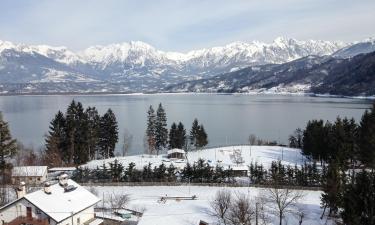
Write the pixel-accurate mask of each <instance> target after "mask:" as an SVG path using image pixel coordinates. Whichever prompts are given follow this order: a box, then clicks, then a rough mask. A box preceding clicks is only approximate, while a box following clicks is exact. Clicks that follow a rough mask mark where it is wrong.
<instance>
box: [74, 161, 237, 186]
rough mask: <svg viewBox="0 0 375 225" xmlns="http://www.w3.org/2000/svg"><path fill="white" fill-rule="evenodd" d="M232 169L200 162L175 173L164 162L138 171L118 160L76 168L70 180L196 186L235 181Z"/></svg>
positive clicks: (171, 167)
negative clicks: (177, 182)
mask: <svg viewBox="0 0 375 225" xmlns="http://www.w3.org/2000/svg"><path fill="white" fill-rule="evenodd" d="M233 178H234V174H233V171H232V170H224V169H223V168H222V167H220V166H217V167H215V168H212V167H211V166H210V165H209V164H208V162H206V161H205V160H203V159H200V160H198V161H197V162H196V163H194V164H193V165H191V164H189V163H188V164H187V165H186V166H185V167H184V169H183V170H181V171H180V170H178V169H177V168H176V167H175V166H173V164H170V165H169V166H166V165H165V164H164V163H162V164H160V165H159V166H154V167H152V165H151V163H149V164H148V165H146V166H144V167H143V168H142V169H138V168H137V167H136V164H135V163H133V162H132V163H129V164H128V165H127V166H124V165H122V164H121V163H119V162H118V161H117V160H114V161H113V162H111V163H109V165H108V166H107V165H105V164H103V165H102V166H100V167H98V168H96V169H88V168H77V171H76V172H75V173H74V175H73V179H74V180H77V181H79V182H89V181H90V182H92V181H94V182H95V181H97V182H103V181H112V182H175V181H182V182H192V183H194V182H197V183H202V182H204V183H223V182H234V180H233Z"/></svg>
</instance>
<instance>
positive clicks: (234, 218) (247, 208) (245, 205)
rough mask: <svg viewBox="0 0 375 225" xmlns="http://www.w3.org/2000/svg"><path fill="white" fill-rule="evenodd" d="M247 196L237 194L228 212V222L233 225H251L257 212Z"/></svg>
mask: <svg viewBox="0 0 375 225" xmlns="http://www.w3.org/2000/svg"><path fill="white" fill-rule="evenodd" d="M250 202H251V201H250V199H249V197H248V196H247V195H245V194H242V193H237V194H236V198H235V200H233V202H232V204H231V207H230V210H229V212H228V221H229V223H230V224H232V225H238V224H240V225H251V220H252V219H253V217H254V215H255V210H254V208H253V207H252V206H251V203H250Z"/></svg>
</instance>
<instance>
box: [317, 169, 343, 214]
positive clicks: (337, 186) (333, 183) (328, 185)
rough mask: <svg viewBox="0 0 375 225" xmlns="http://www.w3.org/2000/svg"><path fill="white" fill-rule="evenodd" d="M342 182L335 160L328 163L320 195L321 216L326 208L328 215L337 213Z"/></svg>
mask: <svg viewBox="0 0 375 225" xmlns="http://www.w3.org/2000/svg"><path fill="white" fill-rule="evenodd" d="M343 189H344V187H343V183H342V177H341V174H340V168H339V166H338V165H337V164H336V163H335V162H331V163H330V164H329V165H328V170H327V174H326V177H325V182H324V183H323V192H324V193H323V194H322V197H321V200H322V207H323V208H324V210H323V214H322V218H323V215H324V212H325V210H326V208H328V209H329V213H328V215H329V216H333V215H335V214H337V212H338V209H339V207H340V205H341V199H342V193H343Z"/></svg>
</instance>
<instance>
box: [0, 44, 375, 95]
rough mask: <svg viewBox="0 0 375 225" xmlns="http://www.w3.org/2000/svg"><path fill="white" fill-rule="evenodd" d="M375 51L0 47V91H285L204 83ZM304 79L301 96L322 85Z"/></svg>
mask: <svg viewBox="0 0 375 225" xmlns="http://www.w3.org/2000/svg"><path fill="white" fill-rule="evenodd" d="M372 51H375V42H374V40H373V39H368V40H365V41H363V42H358V43H352V44H347V43H343V42H331V41H320V40H308V41H300V40H295V39H287V38H277V39H275V40H274V41H273V42H272V43H269V44H267V43H263V42H256V41H254V42H250V43H245V42H234V43H230V44H228V45H225V46H221V47H214V48H207V49H200V50H194V51H190V52H187V53H177V52H165V51H161V50H158V49H156V48H154V47H152V46H150V45H148V44H146V43H143V42H129V43H122V44H111V45H107V46H92V47H89V48H87V49H85V50H83V51H79V52H73V51H71V50H69V49H67V48H65V47H50V46H46V45H25V44H14V43H11V42H6V41H0V83H1V84H0V90H1V92H3V93H51V92H162V91H177V92H181V91H229V92H248V91H251V90H259V89H262V90H268V89H271V88H275V87H278V86H280V85H284V83H282V82H284V80H283V79H276V80H275V82H274V83H272V84H268V85H266V86H264V87H263V86H259V85H255V86H254V85H250V86H249V85H248V86H246V87H245V86H244V87H241V89H237V88H234V84H231V83H230V82H227V83H225V88H223V87H224V86H223V87H221V88H218V86H219V85H220V84H217V85H216V86H217V87H213V86H211V87H205V86H204V85H202V84H200V83H199V82H205V81H207V80H210V79H214V80H217V79H218V77H219V76H221V77H222V78H224V77H226V76H227V75H228V74H229V76H233V73H236V71H237V72H240V71H242V70H241V69H244V68H248V67H251V66H253V67H252V69H251V70H252V71H257V70H260V71H262V72H264V71H265V70H266V71H273V69H274V68H276V67H280V68H281V67H282V68H288V65H293V68H289V70H290V71H289V72H286V73H287V74H288V76H289V75H290V74H291V73H292V72H293V71H294V69H296V68H297V69H296V70H297V71H294V72H295V73H298V68H299V66H301V67H303V68H309V67H313V66H314V65H316V64H321V63H323V62H327V61H330V59H331V58H335V60H337V61H340V60H341V59H340V58H352V57H354V56H355V55H358V54H361V53H369V52H372ZM307 56H310V57H307ZM304 57H307V58H304ZM294 60H297V61H294ZM292 61H294V62H292ZM289 62H292V64H288V63H289ZM285 63H286V64H285ZM269 64H277V65H269ZM280 64H281V65H282V64H285V65H282V66H281V65H280ZM296 65H299V66H296ZM245 70H249V69H245ZM327 71H328V70H327ZM241 73H242V72H241ZM284 73H285V71H284ZM220 74H221V75H220ZM251 74H255V75H256V76H257V79H259V78H260V77H263V76H260V75H259V74H258V73H255V72H252V73H251ZM301 74H302V73H301ZM301 74H299V76H302V75H301ZM218 75H219V76H218ZM255 75H254V76H255ZM273 75H274V76H275V77H278V75H277V74H273ZM248 76H250V75H249V74H247V77H248ZM316 76H319V75H316ZM278 78H280V77H278ZM320 78H322V76H320ZM247 79H248V78H247ZM254 79H255V78H254ZM302 80H303V82H297V81H295V82H290V83H291V84H293V86H296V85H297V86H298V85H301V90H297V91H310V89H311V88H312V87H314V86H315V84H317V83H319V82H318V80H319V79H316V80H314V82H315V83H314V82H312V81H311V82H310V81H309V79H302ZM266 83H267V82H266ZM193 84H194V85H195V87H194V85H193ZM196 85H198V86H199V87H201V88H197V86H196ZM221 85H222V84H221ZM292 91H293V90H292ZM361 93H362V92H361Z"/></svg>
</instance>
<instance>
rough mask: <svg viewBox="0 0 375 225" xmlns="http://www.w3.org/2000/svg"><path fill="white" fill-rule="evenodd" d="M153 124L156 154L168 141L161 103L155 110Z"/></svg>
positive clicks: (165, 116)
mask: <svg viewBox="0 0 375 225" xmlns="http://www.w3.org/2000/svg"><path fill="white" fill-rule="evenodd" d="M155 125H156V126H155V148H156V154H157V155H158V154H159V152H160V151H161V150H163V149H164V148H166V147H167V143H168V129H167V115H166V113H165V110H164V108H163V106H162V104H161V103H159V107H158V109H157V111H156V124H155Z"/></svg>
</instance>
